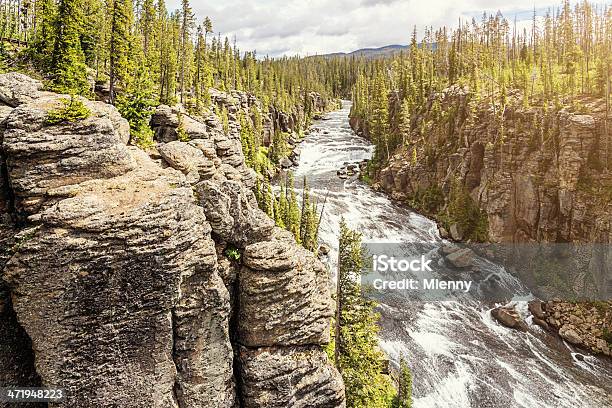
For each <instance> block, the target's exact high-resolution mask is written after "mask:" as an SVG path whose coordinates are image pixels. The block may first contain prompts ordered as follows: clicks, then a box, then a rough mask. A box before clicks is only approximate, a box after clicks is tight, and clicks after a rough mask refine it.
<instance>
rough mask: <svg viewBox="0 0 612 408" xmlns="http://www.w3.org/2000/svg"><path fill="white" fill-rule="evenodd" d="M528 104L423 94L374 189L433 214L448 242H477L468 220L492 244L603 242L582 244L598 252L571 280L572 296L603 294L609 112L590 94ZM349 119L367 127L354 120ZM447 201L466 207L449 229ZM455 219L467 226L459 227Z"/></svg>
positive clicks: (611, 178) (611, 276)
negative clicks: (582, 272)
mask: <svg viewBox="0 0 612 408" xmlns="http://www.w3.org/2000/svg"><path fill="white" fill-rule="evenodd" d="M392 105H393V103H392ZM532 105H535V106H531V107H525V105H524V103H523V98H522V96H521V95H520V94H518V93H510V94H509V95H508V97H507V99H506V100H505V101H504V104H503V105H502V98H499V101H496V102H495V103H491V102H490V100H482V99H479V98H478V97H477V96H476V95H474V94H473V93H471V92H470V91H469V90H467V89H465V88H461V87H457V86H453V87H451V88H448V89H446V90H444V91H443V92H441V93H437V94H434V95H432V96H431V97H430V98H429V100H428V101H427V103H426V104H425V106H423V107H421V109H420V110H419V111H418V112H416V113H415V114H414V115H413V116H412V121H411V123H410V128H411V131H410V132H409V134H407V135H404V136H405V143H404V145H403V146H402V147H401V148H400V149H398V151H396V152H395V153H394V154H393V155H392V157H391V159H390V160H389V162H388V163H385V164H384V165H383V167H382V168H381V169H379V170H378V171H377V172H376V175H375V180H374V181H375V185H376V186H378V187H379V188H380V189H382V190H384V191H386V192H388V193H389V194H390V195H392V196H393V197H394V198H396V199H399V200H402V201H404V202H407V203H409V204H410V205H412V206H414V207H416V208H417V210H419V211H421V212H424V213H426V214H428V215H430V216H433V217H435V218H437V219H438V220H440V221H441V222H442V224H443V225H444V227H445V228H443V229H444V230H449V229H451V228H450V227H453V228H452V235H453V238H455V239H463V240H468V239H474V238H477V236H476V234H470V231H466V229H468V228H469V227H474V226H476V227H479V228H481V229H482V230H483V232H484V234H481V236H483V235H484V236H485V237H486V240H488V241H489V242H494V243H514V244H516V243H521V244H529V243H538V242H547V243H569V242H571V243H581V244H582V243H583V244H594V243H597V244H604V245H600V246H592V247H591V249H590V250H591V251H593V252H597V251H598V252H600V253H599V254H598V255H597V257H596V262H595V264H596V265H598V266H597V267H596V268H595V270H593V271H591V272H593V273H591V274H590V276H588V277H585V276H582V277H580V280H581V281H580V282H571V284H572V285H574V286H575V288H574V289H576V293H578V294H584V295H589V296H592V297H603V298H606V297H605V296H606V294H607V295H609V294H610V293H612V270H611V269H610V265H612V262H610V260H611V259H612V253H610V250H609V248H610V246H609V244H610V242H612V225H611V224H612V173H611V172H610V170H611V169H612V120H611V119H612V118H610V117H608V118H607V120H606V112H605V103H604V102H603V101H602V100H599V99H595V98H586V97H585V98H580V99H577V100H574V101H573V103H571V104H569V103H568V104H567V106H565V107H559V106H557V107H555V106H548V105H543V104H542V103H541V102H537V101H536V102H532ZM396 111H398V109H397V108H395V109H393V108H392V109H391V112H392V114H393V112H396ZM351 123H352V126H353V128H354V129H356V130H357V131H358V132H361V133H364V132H366V133H367V129H364V125H363V123H362V121H360V118H357V117H355V118H352V121H351ZM458 190H461V191H460V192H461V193H463V192H464V193H465V194H464V197H462V196H461V194H459V193H457V191H458ZM453 193H455V194H454V195H455V197H453ZM459 198H461V200H462V201H461V202H457V200H458V199H459ZM453 201H454V202H453ZM453 204H454V205H455V207H460V208H464V209H467V210H466V211H464V212H465V213H467V212H469V210H471V208H470V207H471V206H472V205H474V206H475V209H474V210H473V211H471V213H469V214H461V215H463V218H464V219H461V220H459V222H458V224H459V225H456V224H455V225H452V224H453V223H454V222H455V223H456V222H457V220H453V215H454V214H451V213H450V212H451V211H449V209H450V210H452V209H453V208H452V206H453ZM455 218H457V217H455ZM465 218H468V219H465ZM462 222H463V223H472V224H475V225H472V226H470V225H467V228H463V231H462V228H461V226H462V225H461V223H462ZM475 230H476V229H473V231H475ZM473 231H472V232H473ZM443 232H444V231H443ZM449 233H451V231H449ZM593 259H595V258H593ZM586 264H587V265H588V264H589V263H588V262H587V263H586ZM606 264H607V266H605V265H606ZM602 265H604V266H602ZM585 281H588V282H586V283H585Z"/></svg>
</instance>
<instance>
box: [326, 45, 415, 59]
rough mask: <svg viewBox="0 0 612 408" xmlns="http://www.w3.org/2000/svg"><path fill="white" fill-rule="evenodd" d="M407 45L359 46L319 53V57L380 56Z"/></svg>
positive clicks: (405, 47) (401, 49)
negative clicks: (343, 50)
mask: <svg viewBox="0 0 612 408" xmlns="http://www.w3.org/2000/svg"><path fill="white" fill-rule="evenodd" d="M407 49H408V46H407V45H398V44H393V45H385V46H384V47H379V48H361V49H359V50H356V51H352V52H334V53H332V54H324V55H320V56H321V57H326V58H333V57H352V56H355V57H366V58H380V57H387V56H389V55H392V54H399V53H400V52H401V51H403V50H407Z"/></svg>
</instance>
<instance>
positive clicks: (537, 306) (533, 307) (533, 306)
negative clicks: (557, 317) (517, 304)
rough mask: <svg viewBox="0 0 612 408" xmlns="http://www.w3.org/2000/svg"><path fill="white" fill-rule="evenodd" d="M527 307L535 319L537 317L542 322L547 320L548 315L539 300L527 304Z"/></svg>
mask: <svg viewBox="0 0 612 408" xmlns="http://www.w3.org/2000/svg"><path fill="white" fill-rule="evenodd" d="M527 307H528V309H529V312H531V314H532V315H533V316H534V317H537V318H538V319H540V320H543V319H545V318H546V314H545V313H544V310H542V302H541V301H539V300H532V301H530V302H529V303H528V304H527Z"/></svg>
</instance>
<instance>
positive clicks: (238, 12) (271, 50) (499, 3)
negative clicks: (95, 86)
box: [169, 0, 599, 56]
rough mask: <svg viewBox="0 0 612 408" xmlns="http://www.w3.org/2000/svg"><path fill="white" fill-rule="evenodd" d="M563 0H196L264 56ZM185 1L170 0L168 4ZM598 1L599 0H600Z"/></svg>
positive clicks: (354, 43)
mask: <svg viewBox="0 0 612 408" xmlns="http://www.w3.org/2000/svg"><path fill="white" fill-rule="evenodd" d="M561 1H562V0H510V1H508V0H222V1H218V0H217V1H211V0H208V1H206V0H205V1H202V0H192V2H191V3H192V7H193V10H194V12H195V14H196V17H197V19H198V22H201V21H202V19H203V18H204V17H205V16H207V15H208V16H210V17H211V19H212V20H213V28H214V31H215V33H217V32H221V34H222V36H228V37H229V38H233V37H234V35H235V36H236V39H237V43H238V46H239V48H240V49H242V50H257V53H258V55H259V56H263V55H270V56H280V55H296V54H299V55H314V54H323V53H330V52H339V51H342V52H347V51H353V50H356V49H359V48H365V47H380V46H384V45H389V44H407V43H408V42H409V41H410V35H411V32H412V28H413V26H414V25H415V24H416V25H417V28H418V30H419V32H422V28H423V27H424V26H433V27H434V28H435V27H439V26H441V25H446V26H455V25H457V22H458V20H459V18H463V19H465V18H469V19H471V18H472V17H473V16H477V17H479V16H480V15H482V13H483V11H487V12H496V11H497V10H500V11H501V12H502V13H503V14H504V16H506V17H507V18H508V19H509V20H514V18H515V15H516V18H517V20H518V21H521V20H522V21H523V22H524V24H528V22H529V20H530V19H531V14H532V13H533V8H534V6H535V7H536V9H537V10H538V13H539V14H543V13H544V12H545V11H546V10H547V9H548V8H549V7H551V6H553V7H556V6H558V5H559V4H561ZM179 3H180V0H170V1H169V6H170V7H169V8H172V7H178V4H179ZM598 3H599V2H598Z"/></svg>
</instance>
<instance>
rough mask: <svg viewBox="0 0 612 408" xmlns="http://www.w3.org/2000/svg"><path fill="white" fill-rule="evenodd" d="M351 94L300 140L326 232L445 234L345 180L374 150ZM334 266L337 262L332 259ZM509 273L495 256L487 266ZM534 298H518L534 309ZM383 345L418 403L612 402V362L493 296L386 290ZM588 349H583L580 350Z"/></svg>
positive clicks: (371, 237)
mask: <svg viewBox="0 0 612 408" xmlns="http://www.w3.org/2000/svg"><path fill="white" fill-rule="evenodd" d="M349 111H350V102H349V101H343V107H342V109H340V110H337V111H334V112H331V113H329V114H327V115H325V117H324V118H323V120H319V121H316V122H315V123H314V124H313V126H312V127H311V129H310V131H309V133H308V135H307V137H306V138H305V140H304V141H303V142H302V143H301V144H300V147H299V148H300V150H301V156H300V160H299V165H298V166H297V168H295V169H294V174H295V176H296V180H300V179H301V178H302V177H306V178H307V179H308V181H309V185H310V186H311V193H312V194H313V195H314V196H316V197H318V199H319V201H320V202H323V201H324V199H325V197H326V196H327V202H326V205H325V211H324V214H323V219H322V224H321V229H320V240H321V241H322V242H324V243H325V244H327V245H328V246H329V247H331V248H332V250H331V255H330V259H334V258H335V257H334V253H335V252H336V251H337V239H338V230H339V223H340V220H341V218H344V219H345V220H346V222H347V224H348V225H349V227H350V228H352V229H354V230H357V231H359V232H361V233H362V234H363V237H364V240H366V241H371V242H376V241H379V242H432V241H437V242H439V241H441V239H440V237H439V235H438V229H437V226H436V224H435V223H434V222H433V221H431V220H429V219H428V218H426V217H423V216H421V215H419V214H417V213H415V212H413V211H411V210H410V209H408V208H407V207H405V206H402V205H400V204H398V203H395V202H393V201H391V200H390V199H389V198H387V197H386V196H385V195H384V194H382V193H379V192H376V191H374V190H373V189H371V188H370V187H369V186H368V185H367V184H365V183H363V182H361V181H359V180H358V179H357V178H356V177H351V178H349V179H346V180H342V179H340V178H339V177H338V176H337V175H336V171H337V170H338V169H339V168H340V167H342V166H343V164H345V163H347V162H348V163H353V162H354V163H358V162H360V161H362V160H363V159H368V158H370V157H371V155H372V152H373V146H372V145H371V144H370V143H369V142H368V141H367V140H365V139H363V138H361V137H359V136H357V135H356V134H355V133H354V132H353V131H352V130H351V128H350V126H349V122H348V114H349ZM333 267H334V266H333V265H332V268H333ZM484 268H485V269H486V271H487V272H491V273H496V274H499V275H500V276H502V279H505V280H507V281H508V282H511V283H512V282H513V280H514V281H515V283H514V284H516V285H520V282H516V280H515V278H514V277H512V276H510V275H509V274H507V273H506V272H505V271H504V270H503V268H501V267H500V266H498V265H493V264H490V265H486V266H484ZM527 300H528V297H526V298H522V299H518V300H514V303H515V304H516V308H517V309H518V310H519V311H520V312H521V313H523V314H525V316H527ZM379 302H380V307H379V309H380V312H381V315H382V318H381V321H380V325H381V327H382V330H381V333H380V335H379V337H380V345H381V348H382V349H383V350H384V351H385V352H386V353H387V355H388V356H389V357H390V359H391V360H392V361H394V362H395V363H397V361H398V360H399V356H400V355H405V356H406V357H407V360H408V362H409V365H410V368H411V370H412V374H413V398H414V407H415V408H434V407H440V408H442V407H444V408H447V407H461V408H466V407H474V408H485V407H486V408H504V407H526V408H542V407H554V408H565V407H567V408H577V407H588V408H590V407H592V408H599V407H612V364H611V363H610V360H609V359H607V360H606V359H601V358H597V357H594V356H590V355H585V356H584V359H583V360H582V359H579V358H577V357H576V356H577V354H578V352H577V350H574V349H572V347H571V346H570V345H568V344H567V343H565V342H564V341H561V340H560V339H558V338H556V337H555V336H551V335H549V334H547V333H545V332H544V331H543V330H542V329H540V328H539V326H535V325H533V324H532V323H531V321H530V319H529V318H527V323H528V324H529V330H528V332H527V333H523V332H518V331H515V330H513V329H508V328H505V327H503V326H501V325H499V324H498V323H497V322H496V321H494V320H493V319H492V317H491V313H490V311H491V309H492V306H491V305H484V304H482V303H479V302H477V301H474V300H473V299H469V298H466V299H463V300H458V301H440V302H422V301H412V300H411V299H409V298H402V299H398V298H397V297H396V296H384V295H383V296H382V297H381V298H380V299H379ZM578 357H581V356H578Z"/></svg>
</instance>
